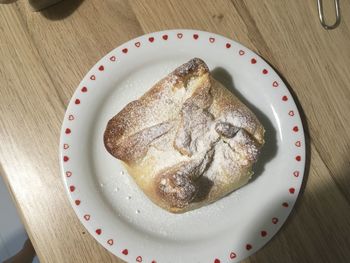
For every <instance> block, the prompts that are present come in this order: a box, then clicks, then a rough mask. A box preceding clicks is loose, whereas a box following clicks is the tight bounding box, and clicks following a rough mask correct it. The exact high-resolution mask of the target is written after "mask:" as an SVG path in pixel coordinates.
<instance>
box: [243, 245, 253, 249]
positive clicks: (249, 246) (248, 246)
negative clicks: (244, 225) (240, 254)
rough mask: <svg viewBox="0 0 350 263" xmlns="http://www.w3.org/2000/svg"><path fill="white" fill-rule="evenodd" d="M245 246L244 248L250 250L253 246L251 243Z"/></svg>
mask: <svg viewBox="0 0 350 263" xmlns="http://www.w3.org/2000/svg"><path fill="white" fill-rule="evenodd" d="M245 248H246V250H251V249H252V248H253V246H252V245H251V244H247V245H246V246H245Z"/></svg>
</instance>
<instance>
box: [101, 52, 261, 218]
mask: <svg viewBox="0 0 350 263" xmlns="http://www.w3.org/2000/svg"><path fill="white" fill-rule="evenodd" d="M264 132H265V130H264V127H263V126H262V125H261V123H260V122H259V120H258V119H257V117H256V116H255V115H254V114H253V113H252V112H251V111H250V110H249V109H248V108H247V107H246V106H245V105H244V104H243V103H242V102H241V101H239V100H238V99H237V98H236V97H235V96H234V95H233V94H232V93H231V92H230V91H229V90H227V89H226V88H225V87H224V86H223V85H222V84H220V83H219V82H218V81H216V80H215V79H214V78H213V77H212V76H211V74H210V71H209V69H208V66H207V65H206V64H205V63H204V62H203V61H202V60H201V59H199V58H194V59H192V60H190V61H188V62H187V63H185V64H183V65H182V66H180V67H178V68H177V69H175V70H174V71H173V72H172V73H170V74H169V75H168V76H166V77H165V78H164V79H162V80H160V81H159V82H158V83H156V84H155V85H154V86H153V87H152V88H151V89H150V90H149V91H147V92H146V93H145V94H144V95H143V96H142V97H140V98H139V99H138V100H135V101H132V102H130V103H129V104H128V105H126V106H125V107H124V108H123V109H122V110H121V111H120V112H119V113H118V114H117V115H115V116H114V117H113V118H112V119H111V120H109V122H108V124H107V127H106V130H105V133H104V144H105V147H106V149H107V151H108V152H109V153H110V154H111V155H113V156H114V157H115V158H118V159H119V160H121V161H122V162H123V164H124V165H125V167H126V169H127V171H128V172H129V174H130V175H131V176H132V177H133V179H134V180H135V181H136V183H137V185H138V186H139V187H140V188H141V189H142V190H143V192H144V193H145V194H146V195H147V196H148V197H149V198H150V199H151V200H152V201H153V202H154V203H155V204H157V205H158V206H160V207H162V208H164V209H166V210H168V211H170V212H173V213H183V212H186V211H189V210H192V209H196V208H199V207H201V206H203V205H206V204H209V203H212V202H214V201H216V200H218V199H220V198H222V197H223V196H225V195H227V194H228V193H230V192H232V191H233V190H235V189H237V188H239V187H241V186H243V185H244V184H246V183H247V182H248V181H249V179H250V178H251V176H252V174H253V172H252V165H253V164H254V163H255V162H256V161H257V158H258V155H259V152H260V148H261V147H262V145H263V144H264Z"/></svg>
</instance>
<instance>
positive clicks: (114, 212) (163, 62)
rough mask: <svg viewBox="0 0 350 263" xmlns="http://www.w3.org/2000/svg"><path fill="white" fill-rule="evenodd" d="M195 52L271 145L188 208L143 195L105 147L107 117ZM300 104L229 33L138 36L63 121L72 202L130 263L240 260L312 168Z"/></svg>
mask: <svg viewBox="0 0 350 263" xmlns="http://www.w3.org/2000/svg"><path fill="white" fill-rule="evenodd" d="M193 57H199V58H202V59H203V60H204V61H205V62H206V63H207V64H208V66H209V68H210V69H211V70H212V73H213V75H214V77H215V78H217V79H218V80H219V81H221V82H222V83H223V84H224V85H225V86H226V87H228V88H230V89H231V90H232V91H233V92H234V93H235V94H236V95H237V96H238V97H239V98H241V100H242V101H243V102H245V103H246V104H247V105H248V106H249V107H250V108H251V109H252V110H253V111H254V112H255V114H256V115H257V116H258V118H259V119H260V120H261V122H262V124H263V125H264V126H265V129H266V145H265V146H264V148H263V151H262V155H261V157H260V159H259V162H258V163H257V165H256V166H255V168H254V170H255V173H256V175H255V177H254V179H253V180H252V181H251V182H250V183H249V184H248V185H246V186H244V187H242V188H241V189H239V190H237V191H235V192H233V193H232V194H230V195H228V196H227V197H225V198H222V199H221V200H219V201H217V202H215V203H213V204H211V205H208V206H205V207H203V208H200V209H197V210H195V211H190V212H187V213H185V214H171V213H168V212H166V211H164V210H162V209H160V208H159V207H157V206H156V205H154V204H153V203H152V202H151V201H149V199H148V198H147V197H146V196H145V195H144V194H143V193H142V191H141V190H139V189H138V187H137V186H136V185H135V183H134V182H133V181H132V179H131V178H130V177H129V175H128V174H127V173H126V172H125V171H124V169H123V167H122V166H121V164H120V162H119V161H118V160H117V159H115V158H114V157H112V156H111V155H110V154H109V153H108V152H107V151H106V150H105V148H104V144H103V132H104V129H105V127H106V124H107V121H108V120H109V119H110V118H111V117H112V116H114V115H115V114H116V113H117V112H119V111H120V110H121V109H122V108H123V107H124V106H125V105H126V104H127V103H128V102H130V101H131V100H134V99H136V98H138V97H139V96H140V95H142V94H143V93H144V92H145V91H146V90H147V89H149V88H150V87H151V86H152V85H153V84H154V83H155V82H157V81H158V80H159V79H161V78H162V77H164V76H165V75H166V74H168V73H169V72H170V71H172V70H173V69H175V68H176V67H177V66H179V65H181V64H183V63H185V62H187V61H188V60H189V59H191V58H193ZM304 142H305V140H304V133H303V127H302V123H301V120H300V116H299V113H298V110H297V107H296V105H295V103H294V101H293V98H292V96H291V94H290V93H289V91H288V89H287V88H286V86H285V84H284V83H283V81H282V80H281V79H280V77H279V76H278V75H277V74H276V72H275V71H274V70H273V69H272V68H271V67H270V66H269V65H268V64H267V63H266V62H265V61H264V60H263V59H261V58H260V57H259V56H258V55H256V54H255V53H253V52H252V51H250V50H249V49H247V48H245V47H244V46H242V45H240V44H238V43H236V42H235V41H233V40H230V39H227V38H225V37H222V36H219V35H216V34H212V33H208V32H202V31H193V30H170V31H163V32H156V33H152V34H149V35H144V36H141V37H138V38H136V39H133V40H131V41H129V42H127V43H125V44H123V45H121V46H120V47H118V48H116V49H114V50H113V51H112V52H110V53H109V54H108V55H106V56H105V57H104V58H102V59H101V60H100V61H99V62H98V63H97V64H96V65H95V66H94V67H93V68H92V69H91V70H90V71H89V72H88V74H87V75H86V76H85V77H84V79H83V80H82V82H81V83H80V85H79V87H78V88H77V90H76V91H75V93H74V95H73V97H72V99H71V101H70V103H69V106H68V109H67V112H66V115H65V118H64V121H63V125H62V132H61V141H60V160H61V169H62V174H63V178H64V183H65V185H66V188H67V192H68V195H69V197H70V200H71V204H72V206H73V208H74V210H75V212H76V214H77V216H78V217H79V219H80V220H81V222H82V223H83V225H84V226H85V227H86V228H87V230H88V231H89V232H90V234H91V235H93V236H94V237H95V238H96V239H97V241H98V242H99V243H101V244H102V245H103V246H104V247H105V248H106V249H108V250H109V251H111V252H112V253H113V254H115V255H116V256H118V257H120V258H122V259H124V260H126V261H129V262H158V263H159V262H167V263H169V262H215V263H218V262H238V261H240V260H242V259H244V258H246V257H248V256H249V255H251V254H253V253H254V252H256V251H257V250H258V249H260V248H261V247H262V246H263V245H264V244H266V243H267V242H268V241H269V240H270V239H271V237H272V236H273V235H275V234H276V232H277V231H278V229H279V228H280V227H281V226H282V224H283V222H284V221H285V220H286V218H287V216H288V215H289V213H290V211H291V209H292V207H293V205H294V203H295V200H296V198H297V196H298V193H299V189H300V186H301V183H302V178H303V173H304V166H305V147H304V145H305V143H304Z"/></svg>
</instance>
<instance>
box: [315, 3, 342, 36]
mask: <svg viewBox="0 0 350 263" xmlns="http://www.w3.org/2000/svg"><path fill="white" fill-rule="evenodd" d="M334 5H335V22H334V24H333V25H327V24H326V22H325V21H324V16H323V0H317V9H318V17H319V18H320V22H321V25H322V26H323V27H324V29H327V30H330V29H334V28H336V27H338V26H339V24H340V6H339V0H334Z"/></svg>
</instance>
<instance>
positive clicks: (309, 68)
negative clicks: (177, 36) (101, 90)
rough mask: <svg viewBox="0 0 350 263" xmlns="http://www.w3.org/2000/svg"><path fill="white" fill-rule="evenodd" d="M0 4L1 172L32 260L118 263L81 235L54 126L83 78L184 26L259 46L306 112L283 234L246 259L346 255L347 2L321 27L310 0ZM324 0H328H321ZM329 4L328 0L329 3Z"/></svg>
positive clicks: (349, 171)
mask: <svg viewBox="0 0 350 263" xmlns="http://www.w3.org/2000/svg"><path fill="white" fill-rule="evenodd" d="M9 2H11V3H9V4H2V5H0V81H1V82H0V111H1V115H0V117H1V118H0V145H1V147H0V161H1V167H0V173H1V175H2V176H3V177H4V179H5V181H6V182H7V184H8V187H9V189H10V191H11V193H12V196H13V198H14V201H15V203H16V205H17V208H18V210H19V212H20V214H21V217H22V221H23V223H24V224H25V226H26V229H27V231H28V233H29V236H30V238H31V240H32V242H33V245H34V247H35V249H36V251H37V254H38V256H39V258H40V261H41V262H50V263H51V262H65V263H70V262H122V261H121V260H119V259H118V258H117V257H115V256H113V255H112V254H110V253H109V252H107V251H106V250H105V249H104V248H103V247H102V246H100V245H99V244H98V243H97V242H96V241H95V240H94V239H93V238H92V237H91V236H90V235H89V234H87V233H86V231H85V229H84V228H83V226H82V225H81V224H80V222H79V220H78V218H77V217H76V216H75V214H74V212H73V209H72V208H71V207H70V204H69V202H68V198H67V196H66V193H65V190H64V189H63V183H62V180H61V175H60V171H59V165H58V163H59V162H58V143H59V132H60V125H61V121H62V119H63V115H64V112H65V108H66V106H67V104H68V102H69V99H70V97H71V96H72V94H73V92H74V90H75V88H76V87H77V86H78V84H79V82H80V80H81V79H82V77H83V76H84V75H85V73H86V72H87V71H88V70H89V69H90V67H91V66H93V65H94V64H95V62H96V61H97V60H98V59H100V58H101V57H102V56H103V55H105V54H106V53H107V52H109V51H110V50H112V49H113V48H115V47H116V46H118V45H120V44H122V43H123V42H125V41H127V40H129V39H131V38H134V37H136V36H139V35H142V34H144V33H147V32H152V31H158V30H165V29H173V28H192V29H198V30H205V31H211V32H214V33H218V34H221V35H224V36H226V37H229V38H232V39H234V40H236V41H238V42H240V43H242V44H243V45H245V46H247V47H248V48H250V49H252V50H254V51H256V52H258V53H259V54H260V55H261V56H262V57H264V58H265V59H266V60H267V61H269V62H270V63H271V64H272V65H273V67H275V69H276V70H277V71H278V72H279V73H280V74H281V75H282V76H283V78H284V79H285V81H286V82H287V83H288V85H289V87H290V89H291V91H292V92H293V94H294V96H295V99H296V100H297V101H298V102H299V104H300V107H301V109H302V110H303V112H304V124H305V128H306V131H307V133H308V142H309V145H308V156H309V160H308V166H309V169H307V174H306V178H305V181H304V188H303V193H302V194H301V196H300V198H299V200H298V202H297V204H296V207H295V209H294V210H293V212H292V214H291V216H290V217H289V219H288V220H287V222H286V224H285V225H284V226H283V228H282V230H281V231H280V232H279V233H278V234H277V235H276V236H275V237H274V238H273V239H272V241H271V242H269V243H268V244H267V245H266V246H265V247H264V248H263V249H261V250H260V251H259V252H258V253H256V254H255V255H253V256H251V257H250V258H249V259H247V260H245V261H244V262H247V263H248V262H251V263H253V262H259V263H261V262H276V263H277V262H285V263H290V262H349V260H350V259H349V258H350V190H349V189H350V177H349V176H350V161H349V160H350V1H341V12H342V22H341V24H340V26H339V28H337V29H335V30H332V31H326V30H324V29H323V28H322V27H321V25H320V23H319V20H318V16H317V7H316V1H305V0H296V1H290V0H279V1H275V0H266V1H258V0H255V1H254V0H245V1H241V0H237V1H234V0H232V1H229V0H217V1H205V0H201V1H193V0H176V1H164V0H157V1H156V0H140V1H132V0H129V1H128V0H104V1H100V0H85V1H82V0H65V1H62V2H60V3H58V4H57V5H54V6H51V7H49V8H48V9H46V10H44V11H42V12H32V11H31V9H30V8H29V6H28V3H27V1H17V2H16V1H9ZM324 2H327V1H326V0H324ZM328 6H329V5H325V7H328Z"/></svg>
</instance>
